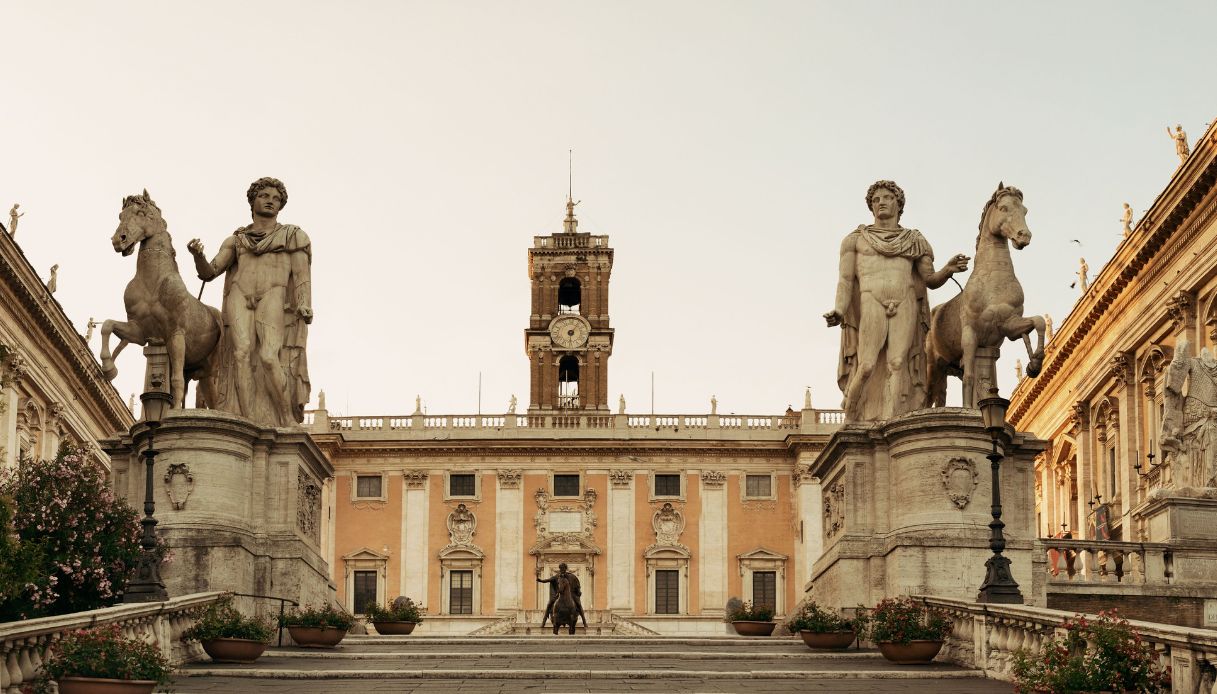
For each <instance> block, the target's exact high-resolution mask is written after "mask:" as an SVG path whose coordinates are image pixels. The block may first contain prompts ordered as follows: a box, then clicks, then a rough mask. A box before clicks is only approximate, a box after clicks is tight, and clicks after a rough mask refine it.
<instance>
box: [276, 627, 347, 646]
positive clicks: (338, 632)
mask: <svg viewBox="0 0 1217 694" xmlns="http://www.w3.org/2000/svg"><path fill="white" fill-rule="evenodd" d="M287 632H288V633H289V634H291V635H292V640H293V641H295V642H296V645H297V646H316V647H318V648H333V647H334V646H337V645H338V642H339V641H341V640H342V639H343V637H345V636H346V635H347V632H346V630H345V629H336V628H334V627H290V626H289V627H288V628H287Z"/></svg>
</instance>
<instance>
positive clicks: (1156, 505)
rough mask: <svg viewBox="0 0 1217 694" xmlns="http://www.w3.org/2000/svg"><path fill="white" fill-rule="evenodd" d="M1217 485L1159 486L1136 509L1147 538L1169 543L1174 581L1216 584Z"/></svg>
mask: <svg viewBox="0 0 1217 694" xmlns="http://www.w3.org/2000/svg"><path fill="white" fill-rule="evenodd" d="M1213 495H1217V489H1203V488H1202V489H1197V488H1185V489H1156V490H1154V491H1153V492H1151V493H1150V494H1149V497H1148V499H1147V500H1146V502H1145V503H1144V504H1142V505H1141V506H1140V507H1138V508H1137V509H1136V510H1134V511H1133V517H1134V518H1135V519H1136V520H1137V521H1138V522H1139V524H1140V525H1141V527H1142V528H1143V532H1144V534H1145V537H1144V539H1145V541H1147V542H1161V543H1164V544H1166V545H1168V546H1169V549H1170V551H1169V552H1168V553H1167V555H1166V556H1168V557H1169V559H1168V561H1169V563H1168V565H1167V566H1165V567H1164V568H1165V570H1166V571H1167V572H1169V576H1170V582H1171V583H1172V584H1175V585H1197V584H1205V585H1209V586H1212V585H1213V584H1214V582H1215V577H1217V498H1213Z"/></svg>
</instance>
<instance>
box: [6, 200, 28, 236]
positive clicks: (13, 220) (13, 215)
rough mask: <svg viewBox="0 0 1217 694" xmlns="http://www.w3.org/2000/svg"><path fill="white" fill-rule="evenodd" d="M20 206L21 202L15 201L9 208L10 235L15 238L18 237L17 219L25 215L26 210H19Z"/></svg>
mask: <svg viewBox="0 0 1217 694" xmlns="http://www.w3.org/2000/svg"><path fill="white" fill-rule="evenodd" d="M19 207H21V205H20V204H18V203H13V206H12V207H10V208H9V210H8V235H9V236H11V237H13V238H17V220H19V219H21V218H22V217H24V216H25V213H24V212H21V213H18V212H17V209H18V208H19Z"/></svg>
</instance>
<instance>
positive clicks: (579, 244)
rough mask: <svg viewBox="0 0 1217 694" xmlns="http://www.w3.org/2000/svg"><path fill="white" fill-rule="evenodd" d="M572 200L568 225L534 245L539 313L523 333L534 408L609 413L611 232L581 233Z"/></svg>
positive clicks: (532, 268) (531, 266)
mask: <svg viewBox="0 0 1217 694" xmlns="http://www.w3.org/2000/svg"><path fill="white" fill-rule="evenodd" d="M578 204H579V203H578V202H575V201H574V200H572V199H571V197H570V195H567V198H566V219H565V220H563V222H562V231H561V232H559V233H554V234H550V235H548V236H534V237H533V240H532V248H529V249H528V279H529V281H531V282H532V312H531V315H530V316H529V319H528V329H527V330H525V331H524V348H525V351H526V352H527V353H528V361H529V368H530V372H529V373H530V378H529V381H530V383H531V387H530V388H529V405H528V411H529V412H545V411H594V412H603V413H608V411H609V408H608V360H609V356H610V355H612V353H613V329H612V328H611V327H609V309H608V305H609V303H608V300H609V291H608V290H609V275H610V274H611V273H612V270H613V249H612V248H609V245H608V236H592V235H591V234H588V233H581V232H579V230H578V229H579V221H578V220H577V219H576V218H575V205H578Z"/></svg>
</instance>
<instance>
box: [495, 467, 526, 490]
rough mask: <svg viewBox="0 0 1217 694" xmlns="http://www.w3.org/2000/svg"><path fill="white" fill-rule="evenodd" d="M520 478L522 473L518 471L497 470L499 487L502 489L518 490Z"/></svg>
mask: <svg viewBox="0 0 1217 694" xmlns="http://www.w3.org/2000/svg"><path fill="white" fill-rule="evenodd" d="M521 476H522V472H521V471H520V470H499V487H500V488H502V489H519V488H520V478H521Z"/></svg>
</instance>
